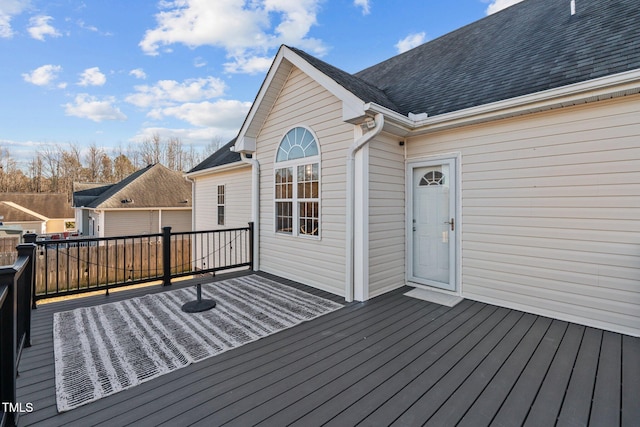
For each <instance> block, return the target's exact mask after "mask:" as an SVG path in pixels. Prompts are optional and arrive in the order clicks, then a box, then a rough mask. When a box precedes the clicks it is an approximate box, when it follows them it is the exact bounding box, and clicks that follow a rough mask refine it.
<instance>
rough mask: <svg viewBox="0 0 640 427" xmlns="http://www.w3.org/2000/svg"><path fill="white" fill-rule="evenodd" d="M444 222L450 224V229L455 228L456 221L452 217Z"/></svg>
mask: <svg viewBox="0 0 640 427" xmlns="http://www.w3.org/2000/svg"><path fill="white" fill-rule="evenodd" d="M444 223H445V224H449V225H450V226H451V231H453V230H455V228H456V223H455V220H454V219H453V218H451V221H445V222H444Z"/></svg>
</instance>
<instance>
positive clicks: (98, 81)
mask: <svg viewBox="0 0 640 427" xmlns="http://www.w3.org/2000/svg"><path fill="white" fill-rule="evenodd" d="M106 82H107V77H106V76H105V75H104V74H102V73H101V72H100V68H98V67H93V68H87V69H86V70H84V71H83V72H82V74H80V81H78V86H102V85H103V84H105V83H106Z"/></svg>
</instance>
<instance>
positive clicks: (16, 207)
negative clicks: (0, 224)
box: [3, 201, 49, 222]
mask: <svg viewBox="0 0 640 427" xmlns="http://www.w3.org/2000/svg"><path fill="white" fill-rule="evenodd" d="M3 203H5V204H6V205H8V206H11V207H12V208H14V209H17V210H19V211H22V212H24V213H27V214H29V215H31V216H35V217H36V218H39V219H40V220H41V221H49V217H46V216H44V215H42V214H39V213H38V212H35V211H32V210H31V209H27V208H25V207H24V206H22V205H19V204H17V203H14V202H9V201H3ZM5 222H6V221H5ZM14 222H16V221H14ZM17 222H24V221H17ZM31 222H35V221H31Z"/></svg>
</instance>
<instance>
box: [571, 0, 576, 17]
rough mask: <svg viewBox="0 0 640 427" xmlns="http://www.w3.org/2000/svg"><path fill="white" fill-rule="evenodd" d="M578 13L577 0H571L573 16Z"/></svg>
mask: <svg viewBox="0 0 640 427" xmlns="http://www.w3.org/2000/svg"><path fill="white" fill-rule="evenodd" d="M575 14H576V0H571V16H573V15H575Z"/></svg>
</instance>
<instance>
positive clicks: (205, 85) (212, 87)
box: [125, 77, 226, 108]
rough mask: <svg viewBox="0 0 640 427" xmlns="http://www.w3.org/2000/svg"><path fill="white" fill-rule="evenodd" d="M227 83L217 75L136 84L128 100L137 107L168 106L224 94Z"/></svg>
mask: <svg viewBox="0 0 640 427" xmlns="http://www.w3.org/2000/svg"><path fill="white" fill-rule="evenodd" d="M225 89H226V85H225V83H224V82H223V81H222V80H220V79H217V78H215V77H206V78H199V79H187V80H185V81H184V82H182V83H180V82H177V81H175V80H160V81H158V82H157V83H156V84H155V85H153V86H150V85H141V86H136V87H135V90H136V93H134V94H132V95H129V96H127V98H126V99H125V100H126V101H127V102H129V103H131V104H133V105H135V106H137V107H142V108H145V107H153V106H156V107H157V106H166V105H171V104H173V103H176V102H193V101H199V100H203V99H210V98H216V97H219V96H222V95H223V94H224V91H225Z"/></svg>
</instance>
